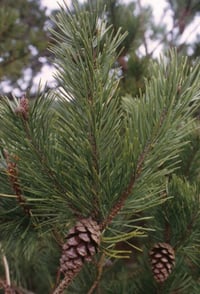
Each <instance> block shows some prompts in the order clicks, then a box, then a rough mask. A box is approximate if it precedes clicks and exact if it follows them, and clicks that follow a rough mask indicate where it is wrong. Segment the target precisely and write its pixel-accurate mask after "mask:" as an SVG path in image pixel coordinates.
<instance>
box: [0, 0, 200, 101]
mask: <svg viewBox="0 0 200 294" xmlns="http://www.w3.org/2000/svg"><path fill="white" fill-rule="evenodd" d="M96 1H97V0H89V1H88V2H87V1H86V2H83V3H82V5H83V7H85V6H87V5H88V3H89V2H96ZM81 2H82V1H81ZM101 2H102V7H106V8H104V9H102V17H106V18H107V20H108V22H109V23H110V24H112V25H113V29H114V31H117V30H118V28H119V27H121V28H122V31H128V36H127V38H126V39H125V40H124V42H123V43H122V46H121V47H120V48H119V57H118V62H117V64H116V66H120V68H121V71H120V76H121V93H122V94H125V93H128V94H131V95H133V96H135V95H137V94H138V91H139V89H141V90H142V89H143V87H144V77H147V78H148V77H150V73H148V64H149V61H150V60H151V59H152V58H157V56H158V52H163V53H164V52H165V51H166V50H167V49H169V48H171V47H176V48H177V50H178V52H179V54H180V55H181V54H186V55H189V56H190V57H191V59H193V58H195V57H197V56H199V55H200V33H199V27H200V25H199V23H200V22H198V21H197V19H199V18H200V3H199V1H198V0H173V1H172V0H166V1H165V4H166V5H165V9H164V10H163V14H162V15H160V17H159V19H160V21H159V22H158V21H156V20H155V17H154V14H153V11H152V7H151V6H149V5H146V4H145V1H141V0H130V1H120V0H102V1H101ZM144 4H145V5H144ZM55 13H56V10H49V9H47V7H45V6H44V3H43V2H42V0H1V1H0V95H5V94H6V95H8V96H10V97H11V96H12V94H14V95H16V96H21V95H22V92H27V91H28V92H30V96H32V97H34V94H35V92H36V88H37V86H36V81H37V83H38V81H39V79H37V80H36V77H38V76H41V77H42V75H41V70H42V68H44V66H46V69H47V68H48V67H47V65H49V66H50V64H51V65H52V63H53V57H52V55H51V53H50V52H49V50H48V47H49V45H50V44H51V43H52V40H51V35H50V32H49V28H51V27H52V26H53V24H52V22H51V16H52V15H54V14H55ZM169 16H170V18H169ZM166 18H169V19H170V21H169V22H170V23H168V24H167V22H166ZM189 28H190V30H189ZM49 71H50V70H49ZM43 72H44V73H43V77H44V76H45V75H47V73H48V70H46V71H43ZM48 74H49V73H48ZM46 79H47V80H48V75H47V77H46ZM48 87H51V83H50V82H49V83H48V85H47V88H48Z"/></svg>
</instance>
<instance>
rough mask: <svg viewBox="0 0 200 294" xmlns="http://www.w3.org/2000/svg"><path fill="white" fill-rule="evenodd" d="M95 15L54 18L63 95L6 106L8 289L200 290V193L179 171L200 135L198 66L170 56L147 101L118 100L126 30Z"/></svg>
mask: <svg viewBox="0 0 200 294" xmlns="http://www.w3.org/2000/svg"><path fill="white" fill-rule="evenodd" d="M98 9H99V8H98V5H92V1H91V2H90V8H89V10H88V9H87V10H83V9H81V8H80V6H79V4H78V2H77V1H73V9H72V10H70V9H69V8H68V7H67V6H63V7H61V8H60V12H59V13H58V14H57V16H56V17H55V19H54V23H55V24H56V26H57V28H56V30H55V31H53V32H52V33H53V36H54V44H55V45H54V46H53V47H52V48H51V50H52V52H53V53H54V55H55V64H56V66H57V74H56V79H57V81H58V84H59V85H60V87H59V89H57V90H56V91H53V90H52V91H51V92H49V93H48V94H45V95H43V94H41V93H39V94H38V97H37V98H36V99H35V100H34V101H29V99H28V97H22V98H21V99H20V100H17V99H14V100H13V101H12V102H11V101H9V100H8V99H6V98H5V99H4V100H3V101H2V103H1V106H0V120H1V129H0V147H1V162H0V182H1V186H0V197H1V198H0V199H1V205H0V232H1V233H0V234H1V249H2V257H3V256H4V257H6V258H7V260H8V265H9V269H8V267H6V266H5V264H4V266H3V267H2V273H3V274H2V276H4V277H5V278H4V280H3V282H2V283H1V284H2V285H3V287H4V289H6V287H9V288H12V289H13V291H15V292H16V293H17V291H18V292H19V291H21V292H22V293H25V292H23V291H26V290H24V289H30V290H31V291H33V292H34V293H38V294H40V293H54V294H58V293H65V289H66V293H88V294H91V293H97V292H96V291H98V293H115V294H116V293H120V294H121V293H136V294H137V293H152V294H153V293H156V292H157V293H186V291H188V289H189V290H191V293H198V291H199V289H200V284H199V282H198V273H199V254H198V248H199V246H200V234H199V224H200V216H199V193H198V191H199V187H198V184H197V183H194V182H190V181H189V179H188V178H187V176H186V175H185V176H183V172H180V171H181V170H182V165H181V163H182V162H185V160H184V158H187V150H188V148H189V147H188V146H190V147H191V148H192V145H191V144H189V143H188V141H191V140H192V139H191V140H190V139H189V138H193V137H195V138H197V137H198V128H197V127H198V122H197V121H196V119H195V116H194V115H195V112H196V110H197V109H198V107H199V104H200V102H199V98H200V84H199V78H200V65H199V63H198V62H196V63H194V64H193V65H192V66H191V65H190V64H189V62H188V60H187V58H185V57H182V58H179V57H178V56H177V54H176V52H175V51H171V52H169V53H168V55H166V56H165V57H163V58H161V59H160V60H159V62H154V63H152V65H151V79H149V80H147V81H146V84H145V85H146V86H145V93H144V94H141V95H140V96H139V97H135V98H134V97H131V96H124V97H120V95H119V90H118V84H119V69H118V68H115V69H114V67H113V64H115V62H116V60H117V58H118V55H119V54H120V53H119V51H118V50H117V48H118V47H119V46H120V44H121V42H122V41H123V40H124V38H125V37H126V34H121V33H120V30H119V31H117V32H114V30H113V29H112V26H108V25H107V23H106V19H102V18H100V17H99V15H98V11H99V10H98ZM116 52H118V53H116ZM117 54H118V55H117ZM195 158H196V160H197V159H198V151H197V154H196V157H195ZM183 170H185V169H184V167H183ZM186 170H188V169H187V168H186ZM196 173H197V171H196ZM154 244H157V245H156V246H154ZM153 246H154V247H153ZM151 248H153V249H152V251H150V252H151V258H152V260H153V259H154V261H155V262H153V267H154V269H155V264H156V266H157V268H159V270H160V265H159V266H158V264H161V266H162V269H163V267H165V271H164V272H161V273H160V272H159V274H161V275H162V274H163V276H162V277H161V278H160V275H159V276H158V273H155V271H154V272H153V273H152V271H151V265H150V263H149V256H148V253H149V250H150V249H151ZM194 248H195V249H194ZM158 255H159V256H158ZM160 255H161V256H160ZM162 255H164V256H162ZM6 269H7V271H6ZM155 275H156V279H154V278H155ZM158 280H159V281H158ZM161 290H162V292H159V291H161ZM5 291H6V290H5ZM175 291H176V292H175ZM177 291H179V292H177ZM195 291H196V292H195Z"/></svg>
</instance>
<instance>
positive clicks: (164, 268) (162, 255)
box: [149, 243, 175, 283]
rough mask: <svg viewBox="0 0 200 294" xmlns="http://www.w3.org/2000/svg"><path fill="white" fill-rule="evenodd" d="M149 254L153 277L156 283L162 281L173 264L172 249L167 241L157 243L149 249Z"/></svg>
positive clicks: (173, 255) (173, 254)
mask: <svg viewBox="0 0 200 294" xmlns="http://www.w3.org/2000/svg"><path fill="white" fill-rule="evenodd" d="M149 256H150V259H151V266H152V271H153V276H154V279H155V280H156V281H157V282H158V283H163V282H164V281H165V280H166V279H167V278H168V276H169V274H170V273H171V271H172V268H173V266H174V264H175V253H174V249H173V248H172V247H171V245H169V244H168V243H157V244H155V245H154V247H153V248H152V249H151V250H150V252H149Z"/></svg>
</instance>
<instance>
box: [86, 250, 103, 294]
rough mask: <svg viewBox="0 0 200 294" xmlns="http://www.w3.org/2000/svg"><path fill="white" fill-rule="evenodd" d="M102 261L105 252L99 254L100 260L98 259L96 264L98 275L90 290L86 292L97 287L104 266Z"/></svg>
mask: <svg viewBox="0 0 200 294" xmlns="http://www.w3.org/2000/svg"><path fill="white" fill-rule="evenodd" d="M104 261H105V253H103V254H102V255H101V258H100V260H99V262H98V264H97V268H98V275H97V278H96V280H95V281H94V283H93V285H92V287H91V288H90V290H89V291H88V293H87V294H92V293H93V292H94V291H95V289H96V288H97V287H98V284H99V282H100V279H101V276H102V273H103V267H104V264H105V262H104Z"/></svg>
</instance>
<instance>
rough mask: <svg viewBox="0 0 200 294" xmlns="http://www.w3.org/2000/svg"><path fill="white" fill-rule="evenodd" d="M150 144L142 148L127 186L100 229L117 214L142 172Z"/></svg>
mask: <svg viewBox="0 0 200 294" xmlns="http://www.w3.org/2000/svg"><path fill="white" fill-rule="evenodd" d="M151 146H152V144H149V143H148V144H147V145H146V147H145V148H144V150H143V152H142V153H141V155H140V157H139V160H138V164H137V167H136V172H135V173H133V174H132V176H131V178H130V182H129V184H128V186H127V188H126V189H125V190H124V191H123V192H122V194H121V196H120V197H119V201H118V202H117V203H116V205H115V206H114V207H113V209H112V210H111V212H110V214H109V216H108V217H107V218H106V219H105V220H104V221H103V222H102V224H101V230H104V229H105V227H106V226H107V225H108V224H109V223H111V222H112V220H113V218H114V217H115V216H116V215H117V214H118V212H119V211H120V210H121V209H122V207H123V206H124V204H125V201H126V199H127V198H128V196H129V195H130V194H131V192H132V190H133V187H134V184H135V182H136V180H137V179H138V178H139V177H140V174H141V172H142V166H143V164H144V161H145V159H146V156H147V154H148V153H149V151H150V149H151Z"/></svg>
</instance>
